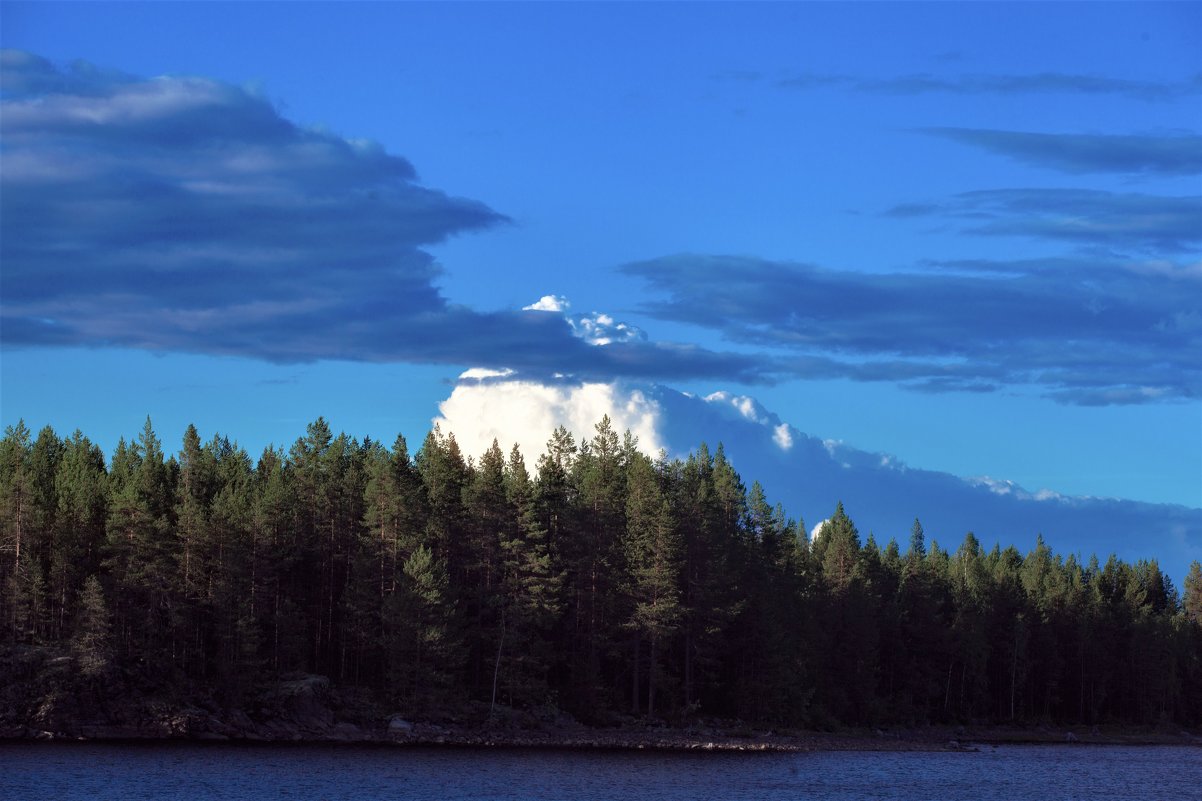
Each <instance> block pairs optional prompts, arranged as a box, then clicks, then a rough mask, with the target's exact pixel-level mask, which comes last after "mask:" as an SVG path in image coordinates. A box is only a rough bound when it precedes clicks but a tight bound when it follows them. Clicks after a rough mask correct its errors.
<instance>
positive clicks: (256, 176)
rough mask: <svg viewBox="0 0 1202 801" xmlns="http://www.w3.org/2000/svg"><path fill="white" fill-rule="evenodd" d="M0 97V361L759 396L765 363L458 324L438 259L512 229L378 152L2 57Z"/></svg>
mask: <svg viewBox="0 0 1202 801" xmlns="http://www.w3.org/2000/svg"><path fill="white" fill-rule="evenodd" d="M0 91H2V99H0V102H2V103H3V108H2V113H3V118H4V129H3V136H4V143H3V146H4V170H3V173H2V174H0V259H2V260H3V263H4V270H3V272H2V274H0V282H2V283H0V291H2V292H3V296H4V308H3V316H2V318H0V333H2V334H3V341H4V344H5V346H6V347H13V346H28V345H91V346H119V347H132V348H140V349H146V350H151V351H182V352H194V353H206V354H216V355H239V356H247V357H252V358H259V359H266V360H271V361H276V362H303V361H312V360H318V359H349V360H357V361H374V362H400V361H405V362H425V363H443V364H476V365H482V366H486V367H492V368H494V369H500V368H509V369H514V370H518V371H521V372H524V373H528V374H532V375H542V376H549V375H553V374H554V373H556V372H563V371H567V370H569V369H570V371H571V372H573V373H575V374H576V375H579V376H583V377H588V376H603V377H605V378H607V379H608V378H612V377H614V376H632V377H642V378H652V377H654V378H660V379H671V378H686V377H704V376H710V377H714V378H720V377H725V378H728V379H733V380H741V381H752V382H755V381H762V380H765V379H766V377H767V375H768V372H767V371H766V368H765V366H764V363H763V362H762V360H758V359H755V358H752V357H748V356H743V355H738V354H731V353H713V352H710V351H707V350H705V349H704V348H700V347H692V346H687V345H677V344H673V343H663V342H649V341H647V340H646V337H645V336H643V335H641V332H638V331H637V330H635V329H633V328H630V327H625V328H623V327H622V326H621V325H619V324H617V323H615V322H614V321H613V320H612V319H611V318H608V317H606V316H604V315H600V316H598V315H592V316H589V315H584V316H574V317H571V318H568V317H566V316H564V315H560V314H546V313H543V312H541V311H537V310H528V311H527V310H512V311H500V312H489V313H484V312H479V311H475V310H473V309H470V308H466V307H464V306H460V305H456V304H453V303H451V302H449V301H448V300H447V299H446V298H444V297H443V296H442V295H441V294H440V293H439V291H438V289H437V288H436V286H435V284H434V281H435V280H436V279H437V277H438V275H439V272H440V268H439V267H438V266H437V265H436V264H435V262H434V260H433V258H432V257H431V256H430V254H429V253H428V252H427V250H426V248H428V247H429V246H431V245H434V244H436V243H439V242H442V241H444V240H446V239H448V238H450V237H453V236H458V235H462V234H466V233H470V232H477V231H481V230H486V229H489V228H493V227H496V226H498V225H504V224H507V223H508V220H507V218H506V217H505V216H504V215H502V214H500V213H499V212H497V211H494V210H493V209H491V208H489V207H488V206H486V205H485V204H483V203H481V202H479V201H476V200H470V199H466V198H458V197H454V196H451V195H449V194H447V193H445V192H442V191H439V190H437V189H433V188H430V187H426V186H423V185H421V184H420V183H419V181H418V178H417V174H416V171H415V170H414V168H413V166H412V165H411V164H410V163H409V162H408V161H406V160H405V159H403V158H401V157H399V156H395V155H392V154H389V153H387V152H386V151H385V150H384V149H383V148H382V147H380V146H379V145H378V144H375V143H372V142H366V141H361V140H354V139H347V138H344V137H341V136H338V135H335V134H332V133H329V132H327V131H321V130H314V129H309V128H304V127H301V126H298V125H296V124H294V123H293V122H291V121H289V120H288V119H286V118H285V117H284V116H282V115H281V114H280V112H279V111H278V109H276V108H275V107H274V106H273V105H272V104H271V103H270V102H268V101H267V100H266V99H265V98H264V97H263V96H262V95H260V94H259V93H257V92H255V91H253V90H251V89H247V88H244V87H238V86H232V85H230V84H226V83H222V82H219V81H214V80H209V79H206V78H194V77H159V78H152V79H142V78H137V77H133V76H129V75H125V74H122V73H117V72H112V71H105V70H102V69H99V68H96V67H93V66H91V65H88V64H83V63H77V64H75V65H72V66H71V67H70V68H67V69H59V68H57V67H56V66H55V65H53V64H51V63H50V62H48V61H46V60H45V59H42V58H40V57H38V56H36V55H33V54H30V53H25V52H21V51H15V50H5V51H3V53H2V54H0ZM535 308H536V309H537V308H544V307H538V306H537V304H536V306H535Z"/></svg>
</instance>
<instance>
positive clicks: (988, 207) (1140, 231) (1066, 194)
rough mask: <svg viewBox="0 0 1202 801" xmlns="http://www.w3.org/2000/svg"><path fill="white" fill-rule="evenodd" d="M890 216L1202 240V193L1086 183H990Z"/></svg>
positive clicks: (1101, 238) (1056, 236) (1139, 239)
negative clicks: (1086, 186)
mask: <svg viewBox="0 0 1202 801" xmlns="http://www.w3.org/2000/svg"><path fill="white" fill-rule="evenodd" d="M886 214H887V215H888V216H893V217H922V216H942V217H945V218H948V219H951V220H953V221H956V222H959V223H961V226H962V228H963V230H964V231H966V232H968V233H973V234H982V235H988V236H1025V237H1032V238H1037V239H1049V240H1055V241H1067V242H1074V243H1080V244H1084V245H1089V246H1093V247H1098V246H1105V247H1112V248H1116V249H1119V250H1125V251H1130V252H1144V253H1161V252H1173V253H1181V252H1187V251H1190V250H1191V249H1192V247H1193V246H1196V245H1197V244H1198V243H1200V242H1202V196H1186V197H1165V196H1157V195H1145V194H1137V193H1116V192H1104V191H1098V190H1086V189H987V190H981V191H976V192H965V193H963V194H960V195H956V196H954V197H953V198H951V199H950V200H948V201H945V202H942V203H906V204H902V205H899V206H895V207H894V208H892V209H890V210H888V211H887V212H886Z"/></svg>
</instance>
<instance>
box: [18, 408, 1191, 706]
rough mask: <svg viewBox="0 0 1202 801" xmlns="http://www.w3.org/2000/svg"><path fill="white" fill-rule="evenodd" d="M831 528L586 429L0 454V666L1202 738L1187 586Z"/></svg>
mask: <svg viewBox="0 0 1202 801" xmlns="http://www.w3.org/2000/svg"><path fill="white" fill-rule="evenodd" d="M790 480H793V481H805V480H806V477H805V476H794V477H791V478H790ZM854 511H855V510H851V509H844V508H843V506H842V504H841V503H839V502H838V500H837V499H835V498H832V499H831V515H830V518H829V519H828V520H827V521H825V522H824V523H823V524H822V526H821V528H820V530H819V531H818V532H817V533H816V534H815V536H814V537H813V538H812V539H811V537H810V536H809V535H808V532H807V528H806V526H805V524H804V523H803V522H802V521H800V520H793V519H791V518H790V517H789V516H788V515H787V514H786V512H785V510H783V509H782V508H781V507H780V506H779V505H778V506H774V505H772V504H771V503H770V501H769V500H768V499H767V498H766V497H765V493H764V491H763V489H762V488H761V486H760V484H759V483H758V482H755V481H753V482H752V483H751V484H750V486H748V484H747V483H746V481H745V479H744V478H743V477H741V476H740V475H739V474H738V472H737V471H736V469H735V466H734V465H733V464H731V462H730V461H729V460H728V459H727V457H726V455H725V452H724V449H723V447H722V446H721V445H719V446H718V447H717V448H716V449H715V450H713V451H711V450H710V449H709V448H708V447H707V446H706V445H704V444H703V445H700V446H699V447H698V448H697V449H696V450H695V451H694V452H693V453H691V454H690V455H689V456H688V457H687V458H685V459H668V458H667V457H666V456H663V455H661V456H660V457H659V458H658V459H652V458H649V457H648V456H646V455H644V454H643V453H642V452H640V451H639V449H638V447H637V442H636V441H635V440H634V438H633V437H632V436H631V435H630V434H629V433H626V434H625V435H624V436H623V435H622V434H620V433H619V432H618V431H616V430H615V429H614V427H613V425H612V423H611V422H610V420H609V419H608V418H605V419H602V420H601V421H600V422H599V423H598V424H597V425H596V427H595V432H594V434H593V436H591V438H588V439H586V440H582V441H579V442H577V441H576V440H575V439H574V437H573V436H572V435H571V434H570V433H569V432H568V431H567V430H565V429H563V428H559V429H557V430H555V431H554V432H552V433H551V434H550V438H549V440H548V442H547V445H546V450H545V452H544V453H543V454H541V455H539V456H538V457H537V459H536V460H534V461H531V462H530V463H529V466H528V464H527V461H526V459H525V458H524V457H523V455H522V454H521V453H520V452H519V451H518V449H517V448H516V447H515V448H514V449H512V450H510V451H509V452H508V453H505V452H503V451H502V450H501V449H500V448H499V447H498V446H497V444H496V443H495V442H494V444H493V446H492V447H491V448H490V449H488V450H487V451H486V452H485V453H483V454H480V455H478V456H475V455H471V456H469V455H465V454H464V453H462V452H461V450H460V448H459V446H458V444H457V443H456V441H455V438H454V436H453V435H451V434H449V433H445V434H444V433H443V432H441V431H440V430H439V429H438V428H435V429H434V430H432V431H431V432H430V433H429V434H428V435H427V436H426V438H425V440H424V442H422V443H421V446H420V447H419V448H418V449H417V450H416V452H412V453H411V451H410V450H409V447H408V444H407V443H406V441H405V439H404V438H403V437H400V436H398V437H397V438H396V440H395V441H394V442H393V443H392V445H391V446H387V445H385V444H384V443H383V442H379V441H376V440H373V439H370V438H364V439H362V440H359V439H356V438H354V437H351V436H348V435H346V434H334V433H333V431H332V430H331V428H330V426H329V424H328V423H327V422H326V421H325V420H324V419H321V418H319V419H317V420H316V421H314V422H313V423H311V424H309V425H308V427H307V428H306V430H305V432H304V435H303V436H302V437H300V438H299V439H297V440H296V442H295V443H293V444H292V445H291V447H290V448H287V449H285V448H282V447H280V448H276V447H268V448H267V449H265V450H264V451H263V453H262V454H261V455H260V456H259V457H258V459H257V461H256V460H254V459H252V458H251V456H250V455H248V454H247V453H246V451H245V450H243V449H241V448H240V447H239V446H238V445H237V444H236V443H235V442H233V441H231V440H230V439H228V438H227V437H224V436H215V437H213V438H212V439H210V440H208V441H204V440H202V438H201V436H200V434H199V433H198V432H197V430H196V429H195V428H194V427H192V426H189V428H188V429H187V431H186V432H185V433H184V435H183V440H182V443H181V445H180V447H179V450H178V452H177V453H174V454H168V453H166V452H165V451H164V448H163V445H162V443H161V441H160V439H159V438H158V436H157V435H156V433H155V431H154V429H153V427H152V425H151V422H150V420H149V419H147V421H146V424H145V426H144V428H143V429H142V430H141V432H140V433H139V434H138V435H137V436H136V437H135V438H133V439H132V440H130V441H128V442H127V441H125V440H124V439H123V440H122V441H121V442H120V443H119V444H118V445H117V447H116V449H115V452H114V453H113V454H112V456H111V459H108V460H106V458H105V454H104V453H103V452H102V451H101V449H100V448H98V447H97V446H96V445H95V444H93V443H92V442H91V441H90V440H89V439H88V438H87V437H86V436H84V435H83V434H82V433H80V432H79V431H76V432H75V433H73V434H72V435H70V436H69V437H66V438H61V437H59V436H58V435H57V434H56V433H55V432H54V431H53V430H52V429H50V428H45V429H43V430H42V431H40V432H39V433H38V434H37V435H36V436H34V435H33V434H32V432H30V431H29V430H28V429H27V428H26V427H25V425H24V424H23V423H22V424H18V425H17V426H15V427H9V428H8V429H7V430H6V431H5V435H4V438H3V440H2V441H0V651H4V650H8V651H12V650H14V649H20V648H29V647H33V646H40V647H52V648H57V649H59V650H60V651H61V652H62V653H64V654H67V655H68V656H69V657H70V659H71V660H72V665H73V666H74V667H73V669H74V670H75V671H76V672H77V674H78V676H79V677H80V680H81V681H93V682H105V681H108V680H110V679H111V678H112V677H113V676H115V675H117V674H118V673H119V674H120V675H123V676H134V677H141V678H138V679H137V680H145V681H148V682H149V681H152V680H153V681H155V682H159V683H160V684H161V683H163V682H166V683H168V684H174V685H177V686H180V687H185V686H186V687H203V688H207V691H209V692H211V693H213V694H215V695H217V696H218V697H220V698H222V699H224V700H225V701H227V702H228V703H231V704H237V703H238V701H239V699H241V698H244V697H248V696H249V695H251V694H253V693H255V692H256V691H258V689H259V688H261V687H263V686H265V685H266V684H268V683H270V682H273V681H280V680H281V677H287V676H290V675H295V674H297V673H305V674H320V675H322V676H326V677H329V680H330V682H331V683H332V684H333V685H336V686H340V687H354V688H363V690H364V691H365V692H370V693H372V694H373V696H374V697H377V698H380V699H383V702H385V703H387V704H390V705H392V706H393V707H394V708H398V709H402V710H406V711H408V712H409V713H410V714H413V715H421V714H423V713H424V712H425V713H428V712H431V711H433V710H438V709H439V708H445V707H447V706H453V705H455V704H461V703H465V702H469V701H470V702H477V703H481V704H489V706H490V708H500V707H504V708H509V709H553V710H562V711H563V712H566V713H570V714H571V715H572V716H574V717H575V718H576V719H577V720H580V721H583V722H586V723H589V724H592V725H607V724H609V723H611V722H612V721H615V720H619V719H627V720H628V719H630V718H631V717H633V718H636V719H642V720H663V721H667V722H671V723H678V724H679V723H682V722H686V721H690V720H695V719H699V718H701V717H702V716H709V717H715V718H723V719H740V720H745V721H756V722H763V723H766V724H773V725H777V726H796V727H812V728H823V727H832V726H838V725H853V726H863V725H884V724H891V723H899V724H901V723H905V724H921V723H954V722H973V723H1003V722H1016V723H1037V722H1051V721H1056V722H1061V721H1070V722H1080V723H1085V724H1089V723H1121V724H1139V725H1156V724H1168V723H1170V722H1173V723H1177V724H1180V725H1198V724H1199V723H1202V569H1200V568H1199V565H1198V563H1197V562H1195V563H1194V564H1193V565H1192V566H1191V569H1190V573H1189V575H1188V577H1187V578H1186V580H1185V583H1184V587H1183V588H1182V589H1181V590H1180V591H1178V589H1177V588H1175V587H1174V586H1173V583H1172V582H1171V581H1170V579H1169V578H1168V577H1167V576H1166V575H1165V574H1163V573H1162V572H1161V571H1160V569H1159V568H1158V566H1157V564H1156V562H1155V561H1151V560H1148V561H1142V560H1141V561H1138V562H1136V563H1135V564H1128V563H1125V562H1123V561H1120V560H1118V559H1116V558H1114V557H1113V556H1111V557H1109V558H1106V556H1105V555H1102V558H1103V559H1104V561H1099V559H1098V558H1097V557H1093V556H1091V557H1089V558H1088V560H1085V559H1083V558H1079V557H1077V556H1075V555H1068V556H1064V557H1062V556H1060V555H1058V554H1056V553H1054V552H1053V550H1052V548H1051V547H1050V546H1049V545H1048V544H1047V543H1045V542H1044V541H1043V539H1042V537H1037V534H1036V532H1014V533H1013V537H1014V538H1015V539H1017V540H1024V539H1027V538H1029V539H1030V540H1031V541H1033V548H1032V549H1031V550H1030V551H1028V552H1026V553H1022V552H1020V551H1019V550H1017V549H1016V548H1015V547H1013V546H1010V547H1001V546H1000V545H998V544H986V543H982V542H980V541H978V539H977V538H976V537H975V536H974V535H973V534H972V533H971V532H970V533H965V534H963V535H962V539H960V541H959V542H958V543H954V542H950V541H949V542H948V543H947V544H940V543H938V542H936V541H934V540H933V539H932V540H929V541H928V539H927V537H926V536H925V534H924V531H923V528H922V524H921V523H920V522H919V520H914V521H913V523H912V525H911V524H910V522H909V521H899V526H900V531H901V534H902V539H903V542H902V543H900V544H899V543H898V542H897V540H896V539H895V538H894V537H892V536H889V538H888V540H887V541H884V536H882V538H881V539H880V540H878V538H877V537H876V536H874V534H873V533H871V532H870V533H868V534H867V535H866V536H865V535H864V534H863V533H862V532H860V531H858V530H857V529H856V526H855V524H854V523H853V521H852V517H851V515H852V514H853V513H854ZM907 527H909V530H908V532H907V530H906V529H907ZM886 536H888V535H886ZM954 536H956V537H957V538H960V537H961V533H959V532H957V533H956V534H955V535H954ZM0 678H2V677H0Z"/></svg>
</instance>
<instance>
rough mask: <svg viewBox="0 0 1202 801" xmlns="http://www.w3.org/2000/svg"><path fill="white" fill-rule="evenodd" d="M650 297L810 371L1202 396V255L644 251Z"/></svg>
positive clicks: (1128, 397)
mask: <svg viewBox="0 0 1202 801" xmlns="http://www.w3.org/2000/svg"><path fill="white" fill-rule="evenodd" d="M622 271H623V272H625V273H626V274H628V275H632V276H636V277H638V278H641V279H643V280H644V281H645V282H646V283H647V284H648V286H649V287H650V288H651V289H652V290H653V291H654V292H655V293H658V294H659V295H661V296H662V298H661V299H659V300H652V301H648V302H647V303H645V304H644V307H643V310H644V311H645V312H646V313H648V314H650V315H652V316H655V317H659V318H662V319H667V320H674V321H679V322H686V323H692V324H695V325H699V326H704V327H707V328H710V329H714V330H717V331H720V332H722V333H723V334H724V335H725V336H726V337H727V338H728V339H730V340H731V341H735V342H740V343H744V344H750V345H755V346H758V347H761V348H766V349H769V350H770V351H771V352H778V353H779V352H789V353H791V354H792V356H791V357H789V358H785V359H782V364H784V365H785V367H786V369H788V370H790V371H791V372H792V373H793V374H795V375H799V376H805V377H815V378H829V377H846V378H851V379H855V380H864V381H890V382H897V383H900V384H902V385H903V386H908V387H910V388H913V389H916V390H920V391H927V392H942V391H947V390H960V391H975V392H981V391H990V390H992V389H996V388H1000V387H1003V386H1012V385H1034V386H1036V387H1039V388H1040V389H1042V390H1043V391H1044V392H1045V393H1046V394H1047V395H1049V396H1050V397H1052V398H1055V399H1056V400H1059V401H1061V402H1065V403H1074V404H1084V405H1088V404H1111V403H1146V402H1153V401H1161V400H1180V399H1186V398H1197V397H1199V396H1202V364H1200V363H1199V362H1198V359H1197V354H1198V353H1199V352H1202V312H1200V311H1199V309H1198V302H1197V299H1198V297H1199V293H1202V269H1200V268H1199V266H1198V265H1192V266H1190V265H1187V266H1180V265H1176V264H1172V263H1166V262H1163V261H1155V262H1127V261H1106V260H1094V259H1087V258H1084V257H1082V258H1079V259H1072V258H1066V259H1058V260H1050V261H1045V262H1040V261H1027V262H998V263H991V262H959V263H950V264H942V265H929V266H927V267H926V268H925V269H922V270H917V271H913V272H909V273H888V274H880V273H864V272H853V271H843V270H833V269H827V268H823V267H817V266H813V265H805V264H793V263H781V262H771V261H765V260H757V259H751V258H744V257H732V256H726V257H724V256H694V255H681V256H673V257H668V258H662V259H656V260H652V261H644V262H639V263H635V264H629V265H626V266H625V267H623V268H622Z"/></svg>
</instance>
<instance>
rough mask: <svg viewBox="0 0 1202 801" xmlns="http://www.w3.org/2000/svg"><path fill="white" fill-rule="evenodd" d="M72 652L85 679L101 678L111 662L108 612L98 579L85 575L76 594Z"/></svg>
mask: <svg viewBox="0 0 1202 801" xmlns="http://www.w3.org/2000/svg"><path fill="white" fill-rule="evenodd" d="M72 649H73V650H74V652H75V658H76V660H77V662H78V663H79V670H80V672H81V673H82V674H83V675H84V676H88V677H98V676H103V675H104V674H105V673H106V672H107V671H108V668H109V665H110V664H111V662H112V658H113V654H112V642H111V635H110V632H109V610H108V604H107V603H106V602H105V599H104V589H103V587H101V585H100V579H99V578H97V577H96V576H88V578H87V580H86V581H85V582H84V585H83V590H81V591H80V594H79V612H78V613H77V614H76V620H75V636H74V638H73V641H72Z"/></svg>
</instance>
